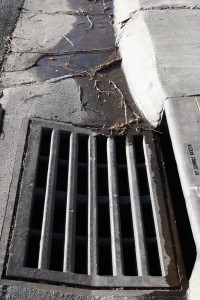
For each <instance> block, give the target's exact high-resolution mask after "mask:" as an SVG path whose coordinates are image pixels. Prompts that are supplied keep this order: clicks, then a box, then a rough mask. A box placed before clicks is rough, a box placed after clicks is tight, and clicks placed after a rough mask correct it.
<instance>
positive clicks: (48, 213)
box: [38, 129, 59, 269]
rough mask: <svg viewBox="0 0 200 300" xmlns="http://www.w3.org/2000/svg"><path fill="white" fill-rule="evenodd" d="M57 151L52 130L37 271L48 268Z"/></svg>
mask: <svg viewBox="0 0 200 300" xmlns="http://www.w3.org/2000/svg"><path fill="white" fill-rule="evenodd" d="M58 149H59V131H58V130H56V129H54V130H53V132H52V135H51V146H50V156H49V165H48V174H47V184H46V194H45V203H44V213H43V221H42V232H41V239H40V250H39V261H38V269H48V268H49V258H50V248H51V238H52V225H53V222H52V216H53V211H54V200H55V188H56V176H57V164H58Z"/></svg>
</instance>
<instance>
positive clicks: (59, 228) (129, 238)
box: [7, 120, 179, 289]
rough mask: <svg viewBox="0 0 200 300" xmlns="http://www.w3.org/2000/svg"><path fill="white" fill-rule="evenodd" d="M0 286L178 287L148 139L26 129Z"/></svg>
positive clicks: (47, 127) (39, 126) (36, 124)
mask: <svg viewBox="0 0 200 300" xmlns="http://www.w3.org/2000/svg"><path fill="white" fill-rule="evenodd" d="M7 276H9V277H12V278H13V277H14V278H22V279H29V280H34V281H35V280H37V281H41V280H42V281H47V282H55V283H61V284H63V283H65V284H73V285H76V284H77V285H82V286H91V287H94V288H95V287H103V288H111V287H129V288H151V289H152V288H154V287H168V288H169V287H175V286H179V280H178V276H177V269H176V263H175V260H174V250H173V246H172V241H171V236H170V230H169V223H168V218H167V213H166V207H165V199H164V197H163V191H162V184H161V179H160V174H159V167H158V162H157V157H156V151H155V145H154V141H153V138H152V134H151V133H150V132H148V133H147V134H145V135H139V134H138V135H135V136H133V135H131V134H130V135H128V136H127V137H124V136H113V137H108V138H107V137H105V136H102V135H97V134H96V133H93V132H91V131H88V130H85V129H76V128H73V127H69V126H68V127H67V126H59V125H55V124H54V125H51V123H48V122H46V123H45V122H43V123H42V122H40V121H36V120H34V121H32V122H31V130H30V137H29V142H28V150H27V155H26V161H25V166H24V174H23V178H22V184H21V188H20V192H19V200H18V208H17V215H16V223H15V229H14V233H13V238H12V243H11V247H10V256H9V259H8V268H7Z"/></svg>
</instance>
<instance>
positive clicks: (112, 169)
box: [107, 137, 123, 276]
mask: <svg viewBox="0 0 200 300" xmlns="http://www.w3.org/2000/svg"><path fill="white" fill-rule="evenodd" d="M107 156H108V186H109V198H110V205H109V206H110V226H111V240H112V264H113V275H114V276H117V275H122V274H123V261H122V245H121V228H120V216H119V196H118V182H117V170H116V150H115V140H114V138H112V137H110V138H108V140H107Z"/></svg>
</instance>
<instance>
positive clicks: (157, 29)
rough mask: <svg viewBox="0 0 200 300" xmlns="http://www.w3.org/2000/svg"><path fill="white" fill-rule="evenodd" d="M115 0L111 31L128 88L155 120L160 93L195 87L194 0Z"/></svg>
mask: <svg viewBox="0 0 200 300" xmlns="http://www.w3.org/2000/svg"><path fill="white" fill-rule="evenodd" d="M114 3H115V10H114V12H115V32H116V36H117V42H118V45H119V49H120V52H121V55H122V58H123V62H122V65H123V69H124V72H125V74H126V78H127V82H128V85H129V88H130V91H131V93H132V96H133V98H134V100H135V102H136V103H137V105H138V107H139V109H140V110H141V111H142V112H143V113H144V115H145V116H146V118H147V119H148V121H149V122H150V123H151V124H152V125H154V126H157V125H158V123H159V120H160V116H161V113H162V110H163V103H164V101H165V99H167V98H169V97H179V96H190V95H196V94H199V92H200V87H199V84H198V82H199V80H200V72H199V71H200V48H199V43H200V35H199V33H198V30H197V28H199V26H200V10H199V8H200V5H199V1H187V0H185V1H184V0H183V1H175V2H174V1H173V2H172V1H164V0H163V1H156V2H155V1H145V0H144V1H130V0H126V5H124V2H123V4H122V3H121V1H119V0H115V1H114ZM122 5H123V7H126V9H122Z"/></svg>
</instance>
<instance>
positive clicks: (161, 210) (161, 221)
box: [143, 137, 172, 277]
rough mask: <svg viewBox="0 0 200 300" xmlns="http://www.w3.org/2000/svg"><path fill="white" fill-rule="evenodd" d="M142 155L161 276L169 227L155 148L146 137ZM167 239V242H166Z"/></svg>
mask: <svg viewBox="0 0 200 300" xmlns="http://www.w3.org/2000/svg"><path fill="white" fill-rule="evenodd" d="M143 147H144V156H145V161H146V166H147V177H148V183H149V190H150V198H151V203H152V210H153V218H154V224H155V231H156V240H157V245H158V253H159V258H160V268H161V273H162V276H163V277H164V276H166V274H168V272H169V253H170V252H171V250H169V251H167V250H168V249H169V246H170V248H171V249H172V244H171V240H170V232H169V227H168V226H167V224H168V222H167V219H166V215H167V213H166V209H165V204H164V201H165V200H164V197H163V192H162V190H161V187H162V184H161V180H160V177H159V176H158V172H159V171H158V170H159V167H158V163H157V159H156V149H155V145H154V143H152V141H151V140H150V139H147V138H146V137H144V138H143ZM163 230H164V231H165V241H164V239H163ZM166 241H167V243H166Z"/></svg>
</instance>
